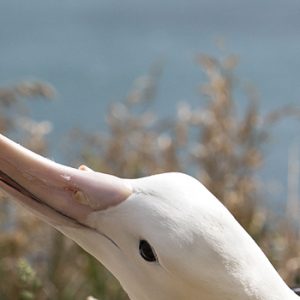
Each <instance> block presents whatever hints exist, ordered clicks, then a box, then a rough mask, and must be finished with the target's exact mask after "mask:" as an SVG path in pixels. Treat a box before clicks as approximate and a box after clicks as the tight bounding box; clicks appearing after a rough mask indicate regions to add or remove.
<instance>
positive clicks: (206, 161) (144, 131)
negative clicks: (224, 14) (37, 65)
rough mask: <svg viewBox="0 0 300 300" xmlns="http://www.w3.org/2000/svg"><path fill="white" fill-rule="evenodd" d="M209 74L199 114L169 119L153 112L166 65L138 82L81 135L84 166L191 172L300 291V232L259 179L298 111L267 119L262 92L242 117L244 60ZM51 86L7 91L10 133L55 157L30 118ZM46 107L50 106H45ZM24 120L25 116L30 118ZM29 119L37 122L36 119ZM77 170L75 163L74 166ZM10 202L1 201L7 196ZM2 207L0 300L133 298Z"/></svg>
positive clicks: (3, 101) (208, 62) (181, 110)
mask: <svg viewBox="0 0 300 300" xmlns="http://www.w3.org/2000/svg"><path fill="white" fill-rule="evenodd" d="M197 63H199V65H201V67H202V69H203V71H204V73H205V74H206V78H207V81H206V82H205V83H204V84H203V85H202V86H201V94H202V98H201V101H200V100H199V106H197V107H193V108H192V107H190V106H189V105H188V104H187V103H181V104H179V105H178V107H177V115H176V116H174V117H173V118H171V119H170V118H169V119H161V117H160V116H158V115H157V114H156V113H155V112H153V111H152V109H151V107H152V101H153V100H154V99H155V95H156V89H157V84H158V82H159V76H160V73H161V68H160V66H154V67H153V68H152V70H150V72H149V74H148V75H147V76H143V77H141V78H138V79H137V80H136V82H135V83H134V85H133V88H132V90H131V91H130V93H129V94H128V96H127V97H126V98H125V99H124V101H121V102H119V103H115V104H113V105H112V107H111V108H110V109H109V111H108V114H107V125H108V130H106V131H105V133H103V131H101V132H100V133H93V134H91V133H83V132H80V131H78V130H77V131H74V132H73V133H72V134H71V135H70V137H71V138H74V137H76V140H79V141H80V145H81V149H82V151H81V152H80V153H75V154H74V160H76V161H78V162H80V163H85V164H87V165H88V166H90V167H92V168H94V169H96V170H101V171H102V172H108V173H113V174H117V175H119V176H123V177H140V176H143V175H148V174H153V173H158V172H165V171H174V170H176V171H182V172H186V173H190V174H192V175H194V176H196V177H198V178H199V179H200V180H201V181H202V182H203V183H204V184H205V185H206V186H207V187H208V188H209V189H210V190H211V191H212V192H213V193H214V194H215V195H216V196H217V197H218V198H219V199H220V200H222V201H223V202H224V203H225V205H226V206H227V207H228V208H229V209H230V211H231V212H232V213H233V214H234V215H235V216H236V218H237V219H238V220H239V221H240V222H241V223H242V225H243V226H244V227H245V228H246V229H247V231H248V232H250V233H251V235H252V236H253V237H254V238H255V240H256V241H257V242H258V243H259V245H260V246H261V247H262V248H263V249H264V251H265V252H266V254H267V256H268V257H269V258H270V259H271V261H272V263H273V264H274V265H275V267H276V268H277V270H279V272H280V274H281V275H282V277H283V278H284V279H285V280H286V281H287V282H288V283H289V284H290V285H295V284H297V283H299V281H300V278H299V275H300V257H299V253H300V244H299V236H298V231H297V230H296V229H295V228H294V227H293V226H292V225H291V224H289V222H288V218H287V217H286V218H285V216H282V217H281V218H280V219H279V217H278V216H276V219H275V218H274V217H272V216H274V212H272V213H270V211H269V210H268V209H267V208H266V207H265V205H264V202H263V201H262V199H261V198H260V185H259V184H258V182H257V181H256V179H255V178H256V177H255V175H256V173H257V170H258V169H259V167H260V166H261V164H262V162H263V159H264V156H263V151H262V148H263V147H262V146H263V145H264V143H266V141H267V138H268V136H269V134H270V131H271V129H272V124H273V123H274V122H275V121H277V120H278V119H279V118H281V117H282V116H288V115H289V114H291V113H293V114H294V113H295V111H294V110H292V109H290V108H282V109H280V110H278V111H274V112H272V113H270V114H269V115H267V116H262V115H261V114H260V112H259V109H258V106H257V100H256V99H255V93H253V92H247V95H248V105H247V106H246V108H245V109H244V112H243V113H242V114H241V113H238V112H237V106H236V104H237V102H236V100H235V99H234V96H233V94H234V90H235V87H236V86H237V79H236V78H234V70H235V66H236V64H237V58H236V57H234V56H229V57H226V58H225V59H223V60H221V61H220V60H217V59H215V58H212V57H209V56H205V55H204V56H199V57H198V58H197ZM52 95H53V90H52V89H51V88H50V87H48V86H46V85H43V84H41V83H24V84H20V85H17V86H15V87H12V88H5V89H4V88H1V89H0V107H1V111H0V132H1V133H10V134H12V133H13V132H14V133H15V134H18V136H22V138H23V141H22V142H23V144H25V145H27V146H28V147H29V148H31V149H33V150H34V151H37V152H40V153H42V154H45V153H47V142H46V138H45V136H46V134H47V132H48V131H49V129H50V125H49V124H48V123H47V122H43V123H39V124H36V123H34V122H33V121H32V120H31V119H30V118H29V117H28V114H26V109H25V108H26V106H25V100H27V99H29V98H30V99H34V98H36V97H37V96H38V97H40V96H42V97H51V96H52ZM45 105H46V104H45ZM20 116H22V117H21V118H20ZM24 116H27V117H26V118H25V117H24ZM72 163H73V164H74V161H73V162H72ZM0 197H1V195H0ZM2 198H3V199H2V201H1V203H0V206H1V209H0V277H1V285H0V299H22V300H25V299H26V300H27V299H28V300H29V299H36V300H44V299H60V300H68V299H86V298H87V296H88V295H94V296H96V297H97V298H98V299H102V300H108V299H110V300H114V299H115V300H117V299H118V300H121V299H127V296H126V295H125V294H124V293H123V292H122V290H121V288H120V287H119V285H118V283H117V282H116V281H115V280H114V279H113V278H112V276H111V275H110V274H108V272H107V271H106V270H104V268H103V267H101V266H100V264H98V263H97V262H96V261H95V260H94V259H93V258H92V257H90V256H89V255H87V254H86V253H85V252H84V251H83V250H81V249H79V247H77V246H76V245H74V244H73V243H72V242H71V241H69V240H67V239H65V238H64V237H63V236H61V235H60V234H59V233H57V232H56V231H54V230H52V229H51V228H49V227H48V226H47V225H45V224H43V223H42V222H40V221H38V220H37V219H36V218H35V217H33V216H32V215H29V214H27V213H26V212H24V211H23V210H21V209H19V208H16V206H15V205H11V204H10V202H8V200H7V199H6V198H5V196H4V195H2Z"/></svg>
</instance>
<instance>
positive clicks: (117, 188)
mask: <svg viewBox="0 0 300 300" xmlns="http://www.w3.org/2000/svg"><path fill="white" fill-rule="evenodd" d="M0 189H2V190H4V191H5V192H7V193H8V194H9V195H11V196H13V198H14V199H16V200H17V201H18V202H19V203H21V204H22V205H24V206H26V207H27V208H29V209H30V210H32V211H33V212H34V213H35V214H37V215H39V216H40V217H41V218H43V219H44V220H45V221H46V222H48V223H50V224H51V225H53V226H60V225H66V226H81V225H83V226H85V221H86V218H87V217H88V215H89V214H90V213H92V212H94V211H99V210H105V209H107V208H108V207H112V206H116V205H118V204H120V203H121V202H123V201H124V200H126V199H127V198H128V197H129V196H130V195H131V193H132V189H131V187H130V185H129V184H128V181H127V180H125V179H121V178H118V177H115V176H112V175H108V174H103V173H98V172H94V171H92V170H90V169H88V168H87V167H84V166H81V167H80V168H79V170H78V169H73V168H70V167H66V166H63V165H60V164H58V163H55V162H53V161H50V160H48V159H46V158H44V157H42V156H40V155H37V154H35V153H33V152H31V151H30V150H27V149H25V148H24V147H22V146H20V145H18V144H16V143H14V142H12V141H11V140H9V139H7V138H6V137H4V136H3V135H0Z"/></svg>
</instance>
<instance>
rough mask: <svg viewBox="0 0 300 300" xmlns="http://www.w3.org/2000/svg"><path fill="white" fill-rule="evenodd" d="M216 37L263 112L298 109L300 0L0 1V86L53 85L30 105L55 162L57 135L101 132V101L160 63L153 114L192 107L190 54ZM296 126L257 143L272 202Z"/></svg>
mask: <svg viewBox="0 0 300 300" xmlns="http://www.w3.org/2000/svg"><path fill="white" fill-rule="evenodd" d="M220 38H221V39H222V40H223V41H224V44H225V49H226V51H227V52H228V53H235V54H237V55H238V56H239V57H240V64H239V66H238V69H237V76H238V77H239V78H240V79H241V80H242V82H243V83H251V84H252V85H254V86H255V87H256V88H257V90H258V92H259V97H260V105H261V109H262V112H265V113H266V112H268V111H271V110H273V109H276V108H278V107H280V106H282V105H286V104H294V105H295V106H298V107H299V106H300V2H299V1H298V0H272V1H270V0H265V1H259V0H253V1H241V0H226V1H215V0H197V1H196V0H188V1H179V0H172V1H171V0H164V1H158V0H152V1H142V0H140V1H138V0H127V1H116V0H109V1H108V0H85V1H83V0H81V1H80V0H43V1H40V0H26V1H20V0H19V1H17V0H0V45H1V46H0V85H1V86H5V85H10V84H13V83H16V82H18V81H22V80H27V79H40V80H44V81H46V82H49V83H50V84H52V85H53V86H54V87H55V88H56V90H57V96H56V99H55V101H53V102H51V103H42V102H34V103H32V104H31V110H32V116H33V118H34V119H35V120H37V121H41V120H49V121H51V122H52V123H53V131H52V132H51V134H50V136H49V138H50V140H51V141H52V152H51V155H52V157H53V158H55V159H56V160H58V161H63V160H64V158H63V156H62V155H61V154H60V152H59V151H60V150H59V149H60V147H59V146H58V145H59V144H60V143H61V142H62V140H63V139H64V136H65V134H66V133H68V132H69V131H70V129H72V128H74V127H77V128H82V129H84V130H90V131H94V130H99V129H103V130H105V120H104V116H105V112H106V111H107V109H108V106H109V105H110V104H111V103H112V102H113V101H119V100H122V99H123V98H124V97H125V96H126V94H127V93H128V91H129V90H130V87H131V85H132V82H133V81H134V79H135V78H137V77H138V76H140V75H143V74H144V73H146V72H147V71H148V70H149V68H150V67H151V65H153V63H155V62H156V61H158V60H163V61H164V72H163V76H162V78H161V82H160V84H159V91H158V95H157V103H158V105H156V107H157V108H158V109H157V110H158V113H159V114H161V116H165V115H168V114H173V113H174V112H175V110H176V103H177V102H180V101H187V102H190V103H191V105H193V106H195V105H197V104H199V103H200V101H201V97H199V94H198V91H197V89H198V86H199V84H200V83H201V82H202V83H203V79H204V77H203V74H202V73H201V71H200V69H199V66H197V65H196V64H195V56H196V55H197V54H199V53H208V54H212V55H219V54H220V50H219V49H218V47H217V46H216V41H217V40H219V39H220ZM221 55H223V54H221ZM299 128H300V123H299V120H289V121H284V122H281V123H280V124H278V125H277V126H276V127H275V130H274V131H273V136H272V139H271V140H270V142H269V144H268V146H267V147H266V149H265V154H266V163H265V165H264V167H263V169H262V171H261V172H260V175H259V176H260V177H261V178H264V181H265V182H267V184H269V185H270V186H272V187H273V193H274V199H284V198H285V195H286V186H287V160H288V152H289V149H290V148H291V147H294V146H295V145H296V146H297V145H298V144H299ZM271 198H272V197H271Z"/></svg>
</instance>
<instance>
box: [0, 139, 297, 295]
mask: <svg viewBox="0 0 300 300" xmlns="http://www.w3.org/2000/svg"><path fill="white" fill-rule="evenodd" d="M0 188H1V189H2V190H3V191H5V192H6V193H7V194H9V195H11V196H12V197H13V198H14V199H15V200H16V201H17V202H18V203H20V204H21V205H22V206H25V207H26V208H28V209H29V210H30V211H32V212H33V213H34V214H35V215H37V216H38V217H39V218H41V219H42V220H44V221H46V222H47V223H49V224H50V225H51V226H53V227H55V228H56V229H57V230H59V231H60V232H62V233H63V234H64V235H66V236H67V237H69V238H70V239H72V240H73V241H75V242H76V243H77V244H79V245H80V246H81V247H82V248H84V249H85V250H86V251H87V252H89V253H90V254H91V255H93V256H94V257H95V258H96V259H97V260H99V261H100V262H101V263H102V264H103V265H104V266H105V267H106V268H107V269H108V270H110V272H111V273H112V274H114V276H115V277H116V278H117V279H118V280H119V281H120V283H121V285H122V287H123V288H124V290H125V291H126V292H127V294H128V295H129V297H130V299H132V300H171V299H172V300H182V299H189V300H199V299H201V300H202V299H203V300H296V299H299V297H298V296H297V295H296V294H295V293H294V292H293V291H292V290H291V289H290V288H289V287H288V286H287V285H286V284H285V282H284V281H283V280H282V279H281V277H280V276H279V274H278V273H277V272H276V270H275V269H274V268H273V266H272V265H271V263H270V262H269V260H268V259H267V257H266V256H265V255H264V253H263V252H262V251H261V249H260V248H259V247H258V246H257V244H256V243H255V242H254V241H253V239H252V238H251V237H250V236H249V235H248V233H247V232H246V231H245V230H244V229H243V228H242V227H241V226H240V224H239V223H238V222H237V221H236V220H235V219H234V217H233V216H232V215H231V214H230V212H229V211H228V210H227V209H226V208H225V207H224V206H223V205H222V204H221V202H219V201H218V200H217V199H216V198H215V197H214V196H213V195H212V194H211V193H210V192H209V191H208V190H207V189H206V188H205V187H204V186H203V185H202V184H201V183H200V182H199V181H198V180H196V179H194V178H192V177H190V176H188V175H185V174H182V173H164V174H158V175H153V176H149V177H144V178H138V179H123V178H119V177H116V176H112V175H108V174H103V173H99V172H95V171H93V170H91V169H89V168H88V167H86V166H81V167H80V168H79V169H75V168H71V167H67V166H64V165H61V164H58V163H55V162H53V161H51V160H48V159H46V158H44V157H42V156H40V155H38V154H35V153H33V152H31V151H30V150H27V149H25V148H24V147H22V146H21V145H19V144H17V143H15V142H13V141H11V140H9V139H8V138H6V137H4V136H2V135H0Z"/></svg>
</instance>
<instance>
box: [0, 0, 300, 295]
mask: <svg viewBox="0 0 300 300" xmlns="http://www.w3.org/2000/svg"><path fill="white" fill-rule="evenodd" d="M299 16H300V4H299V2H298V1H296V0H285V1H283V0H273V1H272V2H271V1H264V2H262V1H258V0H255V1H251V2H244V1H238V0H228V1H211V0H210V1H208V0H197V1H194V0H189V1H185V2H183V1H177V0H173V1H168V0H166V1H157V0H153V1H137V0H128V1H123V2H120V1H115V0H111V1H94V0H87V1H79V0H75V1H74V0H72V1H71V0H64V1H57V0H55V1H53V0H51V1H50V0H45V1H38V0H27V1H17V0H0V42H1V47H0V130H1V133H4V134H6V135H8V136H9V137H11V138H14V139H15V140H17V141H19V142H22V143H23V144H25V145H26V146H28V147H30V148H31V149H33V150H35V151H37V152H40V153H42V154H44V155H46V156H48V157H50V158H53V159H55V160H56V161H59V162H62V163H66V164H70V165H73V166H78V165H79V164H80V163H86V164H88V165H90V166H91V167H93V168H95V169H97V170H101V171H105V172H109V173H114V174H117V175H121V176H128V177H137V176H144V175H148V174H152V173H156V172H163V171H173V170H177V171H184V172H187V173H190V174H192V175H194V176H196V177H197V178H199V179H200V180H201V181H203V182H204V183H205V184H206V185H207V186H208V187H209V189H210V190H211V191H212V192H214V194H215V195H217V196H218V197H219V198H220V200H221V201H223V202H224V203H225V205H226V206H227V207H228V208H229V209H230V210H231V211H232V212H233V213H234V215H235V216H236V217H237V218H238V219H239V221H240V222H241V223H242V224H243V226H244V227H246V229H247V230H248V231H249V232H250V233H251V234H252V236H253V237H254V238H255V239H256V240H257V242H258V243H259V244H260V246H261V247H262V248H263V249H264V250H265V252H266V253H267V255H268V257H269V258H270V259H271V261H272V263H273V264H274V265H275V267H276V268H277V269H278V270H279V272H280V274H281V275H282V276H283V277H284V279H285V280H287V281H288V283H289V284H290V285H296V284H297V283H298V282H299V280H300V278H299V274H300V271H299V270H300V259H299V253H300V245H299V243H298V238H299V234H298V227H299V222H298V216H299V203H298V202H299V187H298V186H299V128H300V124H299V116H300V113H299V109H300V105H299V104H300V103H299V100H300V99H299V95H300V84H299V79H300V60H299V53H300V17H299ZM44 100H47V101H44ZM2 198H3V200H2V202H1V213H0V226H1V227H0V229H1V230H0V276H1V278H5V280H3V281H2V283H1V284H0V299H63V300H65V299H85V298H86V297H87V296H88V295H93V296H95V297H97V298H98V299H126V295H125V294H124V293H123V292H122V291H121V289H120V287H119V286H118V284H117V283H116V281H114V279H113V278H112V277H111V276H110V275H109V274H107V273H106V272H105V270H103V269H102V268H101V267H100V266H99V264H97V263H96V262H95V261H94V260H93V259H92V258H91V257H89V256H88V255H86V254H85V253H84V252H83V251H81V250H80V249H78V248H77V246H76V245H74V244H73V243H72V242H70V241H67V240H66V239H64V238H63V237H61V235H59V234H58V233H56V232H55V231H53V230H51V229H50V228H48V226H46V225H43V224H42V223H40V222H39V221H38V220H37V219H36V218H34V217H32V216H31V215H29V214H27V213H26V212H24V211H23V210H20V209H18V208H16V206H15V205H11V201H9V199H7V197H6V196H5V195H2Z"/></svg>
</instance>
